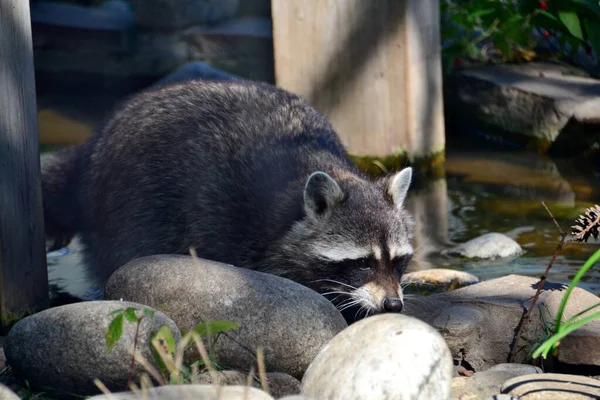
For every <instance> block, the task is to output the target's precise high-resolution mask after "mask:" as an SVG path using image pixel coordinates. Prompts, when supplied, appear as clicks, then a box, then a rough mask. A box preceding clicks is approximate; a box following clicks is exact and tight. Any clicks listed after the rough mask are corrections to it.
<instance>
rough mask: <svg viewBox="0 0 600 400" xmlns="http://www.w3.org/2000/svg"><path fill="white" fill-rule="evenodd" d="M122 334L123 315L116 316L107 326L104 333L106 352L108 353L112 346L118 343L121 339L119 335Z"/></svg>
mask: <svg viewBox="0 0 600 400" xmlns="http://www.w3.org/2000/svg"><path fill="white" fill-rule="evenodd" d="M122 333H123V314H119V315H117V316H116V317H115V318H114V319H113V320H112V321H111V322H110V325H109V326H108V331H106V335H105V339H106V352H107V353H110V351H111V350H112V348H113V346H114V345H115V344H116V343H117V342H118V341H119V339H120V338H121V334H122Z"/></svg>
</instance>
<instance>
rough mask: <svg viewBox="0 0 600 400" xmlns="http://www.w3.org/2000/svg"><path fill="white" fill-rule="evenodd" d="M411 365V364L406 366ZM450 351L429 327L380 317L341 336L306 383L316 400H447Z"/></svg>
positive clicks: (306, 392) (326, 350) (395, 317)
mask: <svg viewBox="0 0 600 400" xmlns="http://www.w3.org/2000/svg"><path fill="white" fill-rule="evenodd" d="M407 360H410V362H407ZM452 372H453V366H452V358H451V356H450V351H449V349H448V346H447V345H446V343H445V342H444V340H443V339H442V337H441V336H440V334H439V333H438V332H437V331H435V329H433V328H432V327H431V326H429V325H427V324H424V323H423V322H421V321H419V320H418V319H416V318H411V317H407V316H405V315H401V314H380V315H375V316H372V317H368V318H365V319H363V320H360V321H358V322H356V323H354V324H352V325H350V326H349V327H348V328H346V329H345V330H343V331H342V332H340V333H339V334H338V335H336V337H334V338H333V339H332V340H331V341H330V342H329V343H328V344H327V346H326V347H325V348H324V349H323V350H322V351H321V352H320V353H319V354H318V355H317V357H316V358H315V359H314V361H313V362H312V363H311V364H310V367H309V368H308V370H307V371H306V374H305V375H304V377H303V378H302V394H303V395H307V396H309V397H314V398H316V399H330V400H335V399H354V400H361V399H369V400H380V399H398V398H406V399H415V400H416V399H423V400H424V399H432V398H436V399H448V398H449V397H450V386H451V379H452Z"/></svg>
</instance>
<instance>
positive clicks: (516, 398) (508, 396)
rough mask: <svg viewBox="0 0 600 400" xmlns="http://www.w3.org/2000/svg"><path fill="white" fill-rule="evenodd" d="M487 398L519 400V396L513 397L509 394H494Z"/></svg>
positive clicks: (493, 399) (489, 399) (490, 399)
mask: <svg viewBox="0 0 600 400" xmlns="http://www.w3.org/2000/svg"><path fill="white" fill-rule="evenodd" d="M485 400H519V398H518V397H513V396H511V395H508V394H495V395H493V396H490V397H488V398H487V399H485Z"/></svg>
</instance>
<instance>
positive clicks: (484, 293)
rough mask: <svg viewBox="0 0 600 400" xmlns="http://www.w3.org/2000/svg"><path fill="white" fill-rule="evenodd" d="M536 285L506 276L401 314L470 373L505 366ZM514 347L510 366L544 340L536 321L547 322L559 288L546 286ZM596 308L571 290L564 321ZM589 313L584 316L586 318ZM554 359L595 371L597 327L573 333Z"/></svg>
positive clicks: (424, 300)
mask: <svg viewBox="0 0 600 400" xmlns="http://www.w3.org/2000/svg"><path fill="white" fill-rule="evenodd" d="M537 283H538V280H537V279H535V278H530V277H525V276H519V275H508V276H505V277H502V278H497V279H492V280H489V281H485V282H480V283H477V284H475V285H471V286H468V287H465V288H461V289H457V290H454V291H451V292H447V293H439V294H434V295H431V296H427V297H423V296H422V297H421V298H420V299H419V301H415V302H410V299H409V300H408V301H407V314H408V315H412V316H415V317H417V318H420V319H422V320H423V321H425V322H427V323H429V324H431V325H432V326H434V327H435V328H436V329H438V330H439V331H440V333H441V334H442V336H443V337H444V339H445V340H446V342H447V343H448V346H449V347H450V350H451V351H452V355H453V357H454V358H455V359H456V360H458V361H465V362H467V363H468V364H469V365H470V366H471V367H472V368H473V369H474V370H475V371H484V370H487V369H489V368H491V367H493V366H494V365H496V364H502V363H505V362H506V360H507V358H508V354H509V351H510V348H511V344H512V342H513V335H514V331H515V328H516V327H517V324H518V323H519V321H520V320H521V317H522V315H523V307H529V305H530V303H531V299H532V298H533V296H534V295H535V292H536V289H537ZM544 288H545V289H544V290H543V291H542V293H541V294H540V297H539V299H538V303H537V304H538V306H539V307H536V309H534V311H533V312H532V314H531V318H530V321H529V323H528V324H527V326H526V329H524V330H523V333H522V336H521V340H520V341H519V345H518V347H517V348H518V351H517V352H516V354H515V358H514V359H513V362H516V363H522V362H525V361H527V360H528V353H529V352H530V351H532V350H533V349H532V346H533V345H537V344H540V341H539V339H540V337H545V327H544V326H543V325H542V321H543V320H545V321H553V320H554V318H555V317H556V313H557V310H558V306H559V304H560V301H561V299H562V296H563V295H564V293H565V290H566V287H565V286H564V285H562V284H556V283H552V282H546V284H545V285H544ZM598 302H600V299H599V298H598V297H597V296H594V295H593V294H591V293H589V292H588V291H586V290H584V289H582V288H575V289H574V290H573V291H572V292H571V298H570V300H569V302H568V303H567V307H566V310H565V315H564V318H565V319H566V318H570V317H571V316H573V315H574V314H576V313H577V312H579V311H583V310H585V309H586V308H588V307H591V306H592V305H595V304H597V303H598ZM540 309H541V310H542V312H544V317H543V318H542V316H540ZM593 312H594V311H593V310H592V311H589V312H588V313H586V314H584V315H589V314H590V313H593ZM558 359H559V361H561V362H565V363H567V364H572V365H577V364H583V365H600V321H598V320H596V321H593V322H590V323H589V324H587V325H584V326H583V327H581V328H579V329H577V330H576V331H574V332H573V333H572V334H570V335H568V336H567V337H565V338H563V339H562V340H561V344H560V347H559V353H558Z"/></svg>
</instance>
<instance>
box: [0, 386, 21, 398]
mask: <svg viewBox="0 0 600 400" xmlns="http://www.w3.org/2000/svg"><path fill="white" fill-rule="evenodd" d="M20 399H21V398H20V397H19V396H17V394H16V393H15V392H13V391H12V390H10V388H8V387H6V386H4V385H3V384H1V383H0V400H20Z"/></svg>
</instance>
